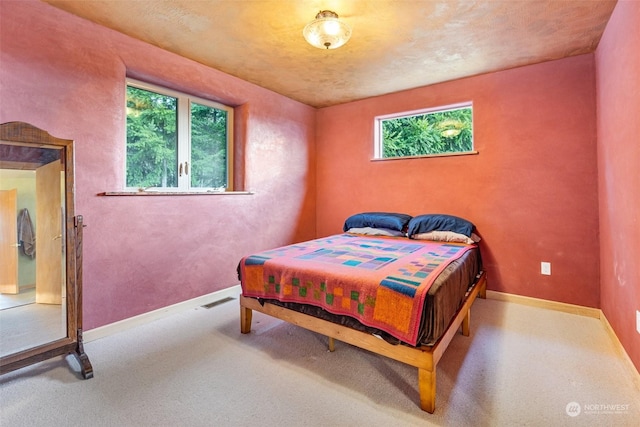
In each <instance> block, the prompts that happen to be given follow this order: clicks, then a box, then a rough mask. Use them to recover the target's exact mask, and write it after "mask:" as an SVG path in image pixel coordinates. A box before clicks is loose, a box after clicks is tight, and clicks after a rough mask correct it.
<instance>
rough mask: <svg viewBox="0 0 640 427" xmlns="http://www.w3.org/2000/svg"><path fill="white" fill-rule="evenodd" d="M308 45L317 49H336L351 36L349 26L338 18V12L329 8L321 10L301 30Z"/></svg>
mask: <svg viewBox="0 0 640 427" xmlns="http://www.w3.org/2000/svg"><path fill="white" fill-rule="evenodd" d="M302 34H303V35H304V38H305V39H306V40H307V41H308V42H309V44H310V45H312V46H315V47H317V48H319V49H337V48H339V47H340V46H342V45H343V44H345V43H346V42H347V41H349V38H350V37H351V28H350V27H349V26H348V25H347V24H345V23H344V22H342V21H340V20H339V19H338V14H337V13H335V12H332V11H330V10H321V11H320V12H318V14H317V15H316V19H314V20H313V21H311V22H309V23H308V24H307V26H306V27H304V30H302Z"/></svg>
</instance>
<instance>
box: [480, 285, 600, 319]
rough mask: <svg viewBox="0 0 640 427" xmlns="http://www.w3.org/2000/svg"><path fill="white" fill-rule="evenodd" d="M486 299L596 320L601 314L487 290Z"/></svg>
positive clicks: (583, 308) (589, 309)
mask: <svg viewBox="0 0 640 427" xmlns="http://www.w3.org/2000/svg"><path fill="white" fill-rule="evenodd" d="M487 298H489V299H495V300H498V301H507V302H515V303H517V304H524V305H530V306H532V307H539V308H546V309H547V310H555V311H563V312H565V313H571V314H578V315H580V316H587V317H595V318H596V319H599V318H600V315H601V313H602V312H601V311H600V309H599V308H592V307H584V306H581V305H574V304H567V303H564V302H557V301H549V300H546V299H539V298H531V297H524V296H522V295H515V294H508V293H506V292H498V291H490V290H487Z"/></svg>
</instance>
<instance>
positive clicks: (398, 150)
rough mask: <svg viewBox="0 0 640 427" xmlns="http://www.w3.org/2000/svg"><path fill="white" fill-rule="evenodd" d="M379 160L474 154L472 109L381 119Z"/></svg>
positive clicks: (428, 112)
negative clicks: (472, 152)
mask: <svg viewBox="0 0 640 427" xmlns="http://www.w3.org/2000/svg"><path fill="white" fill-rule="evenodd" d="M378 123H379V127H380V130H379V133H378V135H379V136H378V138H379V141H377V143H378V144H379V149H378V151H377V152H378V153H379V154H378V157H379V158H396V157H415V156H428V155H434V154H449V153H464V152H471V151H473V113H472V107H471V106H470V105H469V106H464V107H456V108H449V109H440V110H435V111H434V110H431V111H426V112H422V113H418V114H416V113H412V114H411V115H404V116H394V117H387V118H379V119H378Z"/></svg>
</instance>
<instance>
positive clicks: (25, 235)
mask: <svg viewBox="0 0 640 427" xmlns="http://www.w3.org/2000/svg"><path fill="white" fill-rule="evenodd" d="M82 229H83V219H82V216H80V215H78V216H76V215H75V213H74V152H73V140H67V139H60V138H56V137H53V136H51V135H50V134H49V133H48V132H46V131H44V130H41V129H38V128H36V127H34V126H32V125H30V124H28V123H22V122H11V123H4V124H1V125H0V374H4V373H6V372H10V371H13V370H16V369H19V368H22V367H24V366H27V365H30V364H33V363H37V362H41V361H43V360H46V359H49V358H52V357H56V356H60V355H66V354H73V355H75V357H76V358H77V360H78V362H79V365H80V374H81V375H82V377H83V378H91V377H93V368H92V366H91V362H90V361H89V358H88V357H87V355H86V353H85V352H84V348H83V343H82Z"/></svg>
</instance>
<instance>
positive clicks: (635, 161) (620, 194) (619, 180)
mask: <svg viewBox="0 0 640 427" xmlns="http://www.w3.org/2000/svg"><path fill="white" fill-rule="evenodd" d="M596 70H597V93H598V168H599V171H600V176H599V179H598V188H599V194H600V265H601V268H600V275H601V290H600V293H601V297H600V298H601V305H602V311H603V313H604V315H605V316H606V318H607V320H608V321H609V323H610V324H611V326H612V328H613V329H614V330H615V332H616V335H617V336H618V338H619V339H620V342H621V343H622V345H623V346H624V347H625V349H626V351H627V353H628V354H629V356H630V357H631V359H632V360H633V362H634V364H635V366H636V367H637V368H638V369H639V370H640V334H639V333H638V332H636V310H640V142H639V141H640V119H639V117H640V2H636V1H619V2H618V4H617V5H616V8H615V10H614V12H613V15H612V16H611V19H610V20H609V24H608V25H607V28H606V30H605V33H604V35H603V37H602V40H601V41H600V44H599V45H598V49H597V51H596Z"/></svg>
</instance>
